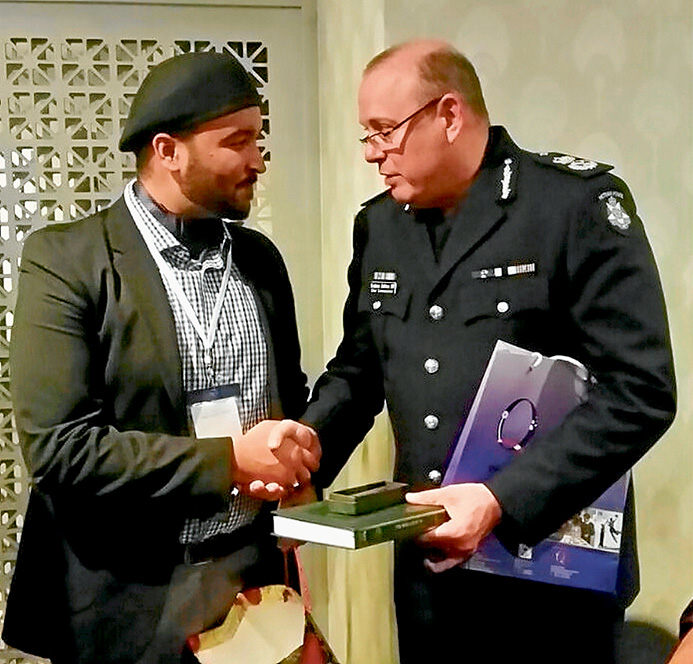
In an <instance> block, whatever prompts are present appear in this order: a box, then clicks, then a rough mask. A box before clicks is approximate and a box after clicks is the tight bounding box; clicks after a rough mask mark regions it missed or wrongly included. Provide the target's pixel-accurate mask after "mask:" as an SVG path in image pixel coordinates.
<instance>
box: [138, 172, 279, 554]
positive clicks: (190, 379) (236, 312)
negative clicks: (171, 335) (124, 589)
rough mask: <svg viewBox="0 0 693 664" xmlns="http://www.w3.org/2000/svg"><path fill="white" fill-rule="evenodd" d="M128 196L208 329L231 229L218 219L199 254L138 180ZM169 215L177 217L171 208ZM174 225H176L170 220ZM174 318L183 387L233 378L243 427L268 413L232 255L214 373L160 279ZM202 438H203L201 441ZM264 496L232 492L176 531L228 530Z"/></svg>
mask: <svg viewBox="0 0 693 664" xmlns="http://www.w3.org/2000/svg"><path fill="white" fill-rule="evenodd" d="M133 193H134V196H133V197H132V198H131V200H132V201H133V202H134V203H135V209H136V210H137V212H138V213H139V216H140V220H142V221H143V222H144V223H145V224H146V226H147V228H148V229H149V230H150V231H151V233H152V235H153V237H154V242H155V246H156V248H157V249H158V250H159V252H160V253H161V256H162V257H163V258H164V260H165V261H166V262H167V263H168V264H169V265H170V267H171V268H172V269H173V272H174V274H175V276H176V278H177V279H178V282H179V283H180V285H181V286H182V288H183V291H184V293H185V295H186V297H187V298H188V300H189V301H190V304H191V305H192V308H193V310H194V311H195V313H196V315H197V317H198V319H199V320H200V323H201V324H202V327H203V329H205V330H207V329H208V327H209V321H210V320H211V318H212V310H213V308H214V304H215V301H216V298H217V295H218V293H219V289H220V287H221V282H222V278H223V274H224V269H225V267H226V261H225V259H226V258H227V256H228V253H230V252H231V251H232V246H231V235H230V233H229V232H228V228H227V227H226V224H227V223H229V222H224V239H223V240H222V243H221V246H220V247H213V248H208V249H204V250H203V251H202V253H201V254H200V256H199V257H198V258H197V259H194V258H192V257H191V255H190V252H189V251H188V249H187V248H186V247H185V246H184V245H183V244H181V243H180V242H179V241H178V239H177V238H176V237H175V236H174V235H173V234H172V233H171V232H170V231H169V230H168V229H167V228H166V227H165V226H164V225H163V222H164V221H165V220H166V216H167V214H168V213H166V212H164V211H163V210H162V209H161V208H159V207H158V206H157V205H156V203H154V201H153V200H152V199H151V198H150V196H149V195H148V194H147V192H146V191H145V190H144V188H143V187H142V186H141V185H140V184H139V183H136V184H135V186H134V187H133ZM169 221H171V222H173V223H175V217H174V216H173V215H169ZM172 227H175V226H172ZM162 280H163V283H164V286H165V288H166V293H167V295H168V301H169V304H170V305H171V310H172V312H173V318H174V321H175V326H176V336H177V339H178V348H179V352H180V357H181V362H182V373H183V389H184V390H185V391H186V392H190V391H193V390H201V389H207V388H210V387H215V386H218V385H226V384H230V383H236V384H237V385H239V386H240V396H239V397H238V398H237V402H238V412H239V415H240V420H241V427H242V428H243V431H244V432H245V431H247V430H248V429H250V428H251V427H252V426H253V425H255V424H257V423H258V422H260V421H261V420H263V419H266V418H267V416H268V414H269V388H268V363H267V344H266V341H265V338H264V335H263V332H262V325H261V323H260V318H259V314H258V310H257V304H256V302H255V298H254V296H253V293H252V291H251V289H250V287H249V286H248V284H247V283H245V282H244V280H243V278H242V276H241V273H240V272H239V271H238V268H237V267H236V266H235V265H234V264H233V263H232V265H231V272H230V279H229V285H228V289H227V292H226V297H225V299H224V303H223V306H222V308H221V313H220V316H219V323H218V326H217V332H216V337H215V340H214V345H213V346H212V349H211V354H212V363H213V376H210V375H209V374H208V372H207V371H206V370H205V364H204V358H203V353H204V348H203V344H202V339H200V337H199V335H198V334H197V332H196V331H195V328H194V327H193V325H192V323H191V322H190V320H189V319H188V316H187V315H186V314H185V312H184V310H183V307H182V306H181V304H180V302H179V300H178V298H177V297H176V295H175V294H174V293H173V290H172V289H171V288H170V286H169V285H168V282H167V280H166V279H162ZM201 444H204V442H203V443H201ZM261 505H262V501H261V500H259V499H256V498H251V497H250V496H245V495H243V494H238V493H237V492H232V494H231V495H230V496H229V506H228V509H227V511H225V512H222V513H219V514H216V515H214V516H213V517H211V518H207V519H196V518H191V519H188V520H187V521H186V523H185V525H184V528H183V531H182V532H181V534H180V541H181V542H182V543H184V544H189V543H195V542H201V541H204V540H206V539H208V538H210V537H213V536H214V535H218V534H221V533H229V532H232V531H233V530H235V529H236V528H239V527H240V526H243V525H246V524H248V523H250V522H251V521H252V520H253V519H254V518H255V517H256V516H257V514H258V512H259V511H260V507H261Z"/></svg>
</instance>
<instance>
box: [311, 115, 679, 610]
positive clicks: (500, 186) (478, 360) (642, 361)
mask: <svg viewBox="0 0 693 664" xmlns="http://www.w3.org/2000/svg"><path fill="white" fill-rule="evenodd" d="M609 170H610V167H607V166H604V165H600V164H596V163H593V162H584V161H582V160H577V161H575V162H574V163H573V161H570V158H566V157H564V156H563V157H560V156H558V155H552V154H549V155H539V154H534V153H529V152H526V151H524V150H521V149H520V148H519V147H518V146H517V145H515V143H514V142H513V141H512V140H511V139H510V137H509V136H508V135H507V133H506V132H505V130H503V129H502V128H501V127H493V128H492V130H491V139H490V141H489V147H488V149H487V152H486V155H485V157H484V161H483V164H482V167H481V170H480V172H479V174H478V177H477V178H476V180H475V182H474V184H473V185H472V187H471V189H470V191H469V192H468V195H467V197H466V199H465V200H464V202H463V203H462V204H461V206H460V208H459V210H458V211H457V212H456V214H455V217H454V220H453V222H452V226H451V231H450V235H449V238H448V240H447V242H446V243H445V245H444V247H443V250H442V255H441V257H440V260H439V262H436V261H435V260H434V255H433V252H432V248H431V243H430V241H429V237H428V234H427V230H426V227H425V225H424V223H422V221H421V219H420V218H419V214H418V213H415V212H411V211H407V209H406V208H405V207H403V206H401V205H398V204H397V203H396V202H395V201H394V200H393V199H392V198H390V197H389V196H388V195H387V194H382V195H380V196H378V197H376V198H375V199H373V200H371V201H369V202H368V203H367V204H366V205H365V207H364V208H363V209H362V210H361V212H360V213H359V214H358V216H357V218H356V224H355V228H354V255H353V260H352V263H351V265H350V267H349V288H350V290H349V296H348V300H347V303H346V306H345V310H344V337H343V340H342V342H341V344H340V346H339V348H338V350H337V354H336V356H335V358H334V359H333V360H332V361H331V362H330V363H329V364H328V368H327V369H328V370H327V372H326V373H325V374H324V375H323V376H322V377H321V378H320V379H319V380H318V381H317V383H316V386H315V389H314V391H313V396H312V399H311V403H310V405H309V407H308V410H307V412H306V414H305V416H304V418H303V419H304V421H306V422H308V423H309V424H312V425H313V426H315V427H316V429H317V430H318V432H319V434H320V440H321V444H322V447H323V456H322V460H321V468H320V471H319V475H320V476H321V478H322V479H321V480H319V481H321V482H322V483H323V484H328V483H329V482H331V480H332V479H333V478H334V476H335V474H336V472H337V471H338V470H339V468H341V466H342V465H343V464H344V462H345V461H346V459H347V458H348V456H349V454H350V453H351V451H352V450H353V449H354V447H355V446H356V445H357V444H358V442H359V441H360V440H361V439H362V437H363V436H364V434H365V433H366V432H367V431H368V429H369V428H370V426H371V424H372V422H373V416H374V415H375V414H376V413H378V412H379V411H380V410H381V408H382V407H383V402H384V400H386V401H387V407H388V412H389V416H390V419H391V422H392V426H393V429H394V435H395V441H396V460H395V478H396V479H398V480H400V481H403V482H408V483H409V484H411V485H413V486H414V487H415V488H419V489H421V488H426V487H430V486H431V483H430V481H429V478H430V477H434V476H435V473H434V474H433V475H430V473H431V471H438V473H439V474H438V476H440V473H443V472H444V469H445V463H446V458H447V455H448V453H449V449H450V445H451V443H452V441H453V440H454V439H455V435H456V433H457V431H458V428H459V427H460V425H461V423H462V422H463V421H464V418H465V416H466V414H467V412H468V410H469V407H470V406H471V402H472V400H473V398H474V395H475V393H476V390H477V388H478V386H479V383H480V380H481V377H482V375H483V372H484V369H485V367H486V364H487V362H488V360H489V358H490V355H491V351H492V349H493V346H494V345H495V343H496V340H497V339H502V340H504V341H507V342H510V343H513V344H516V345H518V346H522V347H524V348H527V349H529V350H532V351H539V352H541V353H543V354H545V355H548V356H550V355H555V354H562V355H569V356H572V357H574V358H576V359H577V360H579V361H581V362H582V363H583V364H585V365H586V366H587V367H588V368H589V370H590V371H591V372H592V374H593V375H594V376H596V378H597V381H598V382H597V384H595V385H593V386H592V388H591V390H590V394H589V399H588V400H587V402H586V403H585V404H584V405H583V406H581V407H580V408H578V409H577V410H576V411H575V412H573V413H572V414H571V415H570V416H569V418H568V419H567V420H566V422H565V423H564V425H563V426H561V427H559V429H557V430H555V431H554V432H552V433H550V434H549V435H546V436H544V437H541V436H537V437H536V438H535V439H534V440H533V442H532V444H531V445H530V446H529V447H528V449H527V450H526V451H525V452H524V453H523V454H522V455H521V456H519V457H518V458H517V459H516V460H515V461H514V462H513V463H512V464H510V465H509V466H507V467H506V468H505V469H503V470H502V471H500V472H499V473H497V474H496V475H495V476H494V478H493V479H492V480H491V481H489V482H488V486H489V488H490V489H491V491H492V492H493V493H494V494H495V495H496V496H497V497H498V499H499V501H500V503H501V505H502V507H503V522H502V524H501V526H500V527H499V528H498V534H499V535H500V536H502V537H503V539H504V541H506V542H508V543H509V544H512V543H515V544H516V543H518V542H524V543H526V544H534V543H536V542H537V541H539V540H541V539H543V538H544V537H547V536H548V535H549V534H551V533H552V532H553V531H555V530H556V529H557V528H558V527H559V526H560V525H561V524H562V523H563V522H564V521H566V520H567V519H568V518H569V517H570V516H572V515H573V514H574V513H576V512H577V511H578V510H579V509H580V508H582V507H584V506H586V505H589V504H590V503H591V502H592V501H593V500H594V499H595V498H596V497H597V496H599V495H600V494H601V493H602V492H603V491H604V490H606V488H607V487H608V486H610V485H611V484H612V483H613V482H614V481H615V480H616V479H617V478H618V477H620V476H621V475H622V474H623V473H624V472H625V471H626V470H627V469H628V468H630V467H631V466H632V465H633V464H634V463H635V462H636V461H637V460H638V459H639V458H640V457H641V456H642V455H643V454H644V453H645V452H646V451H647V450H648V449H649V447H650V446H651V445H652V444H653V443H654V442H655V441H656V440H657V439H658V438H659V437H660V436H661V435H662V433H663V432H664V430H665V429H666V428H667V427H668V426H669V424H670V422H671V420H672V418H673V414H674V410H675V388H674V373H673V363H672V357H671V350H670V345H669V337H668V329H667V319H666V313H665V309H664V300H663V296H662V292H661V288H660V284H659V278H658V276H657V271H656V267H655V264H654V260H653V257H652V253H651V251H650V247H649V245H648V243H647V239H646V237H645V233H644V230H643V227H642V224H641V222H640V220H639V219H638V217H637V214H636V210H635V204H634V202H633V199H632V197H631V195H630V192H629V191H628V188H627V187H626V185H625V184H624V183H623V182H622V181H621V180H619V179H618V178H616V177H614V176H613V175H611V174H610V173H609ZM609 206H611V207H609ZM625 215H627V216H625ZM513 265H524V266H529V265H531V266H533V268H526V269H524V270H516V271H515V272H516V273H515V274H509V273H508V271H507V269H506V268H507V267H508V266H513ZM496 268H499V269H496ZM427 360H436V362H437V364H435V363H434V364H433V366H435V370H434V371H432V372H429V370H428V369H427V368H426V367H427V366H428V367H431V366H432V365H431V363H430V362H429V363H428V364H426V361H427ZM430 416H433V418H434V419H432V418H431V417H430ZM630 562H631V563H632V561H630ZM629 564H630V563H629ZM631 567H632V565H631ZM633 591H634V588H632V587H631V588H630V589H629V590H628V591H627V593H626V594H629V595H630V596H631V597H632V593H633Z"/></svg>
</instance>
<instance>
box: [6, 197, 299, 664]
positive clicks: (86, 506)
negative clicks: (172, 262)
mask: <svg viewBox="0 0 693 664" xmlns="http://www.w3.org/2000/svg"><path fill="white" fill-rule="evenodd" d="M232 237H233V243H234V244H233V255H234V260H235V262H236V264H237V265H238V268H239V270H240V271H241V273H242V274H243V276H244V278H245V279H247V281H248V283H249V285H250V286H251V288H252V290H253V292H254V294H255V296H256V300H257V304H258V309H259V311H260V315H261V319H262V323H263V327H264V332H265V337H266V339H267V342H268V348H269V351H270V352H269V358H270V359H269V361H270V372H269V375H270V391H271V413H270V415H271V417H273V418H281V417H283V416H286V417H292V418H296V417H298V415H300V413H301V412H302V410H303V408H304V406H305V400H306V398H307V385H306V377H305V375H304V374H303V372H302V371H301V368H300V352H299V343H298V334H297V329H296V321H295V313H294V303H293V295H292V291H291V287H290V284H289V280H288V276H287V272H286V269H285V266H284V263H283V261H282V259H281V257H280V255H279V252H278V251H277V249H276V248H275V247H274V245H273V244H272V243H271V242H270V241H269V240H268V239H267V238H266V237H264V236H263V235H261V234H260V233H257V232H255V231H253V230H249V229H246V228H243V227H241V226H237V225H235V226H233V228H232ZM11 368H12V395H13V402H14V409H15V416H16V421H17V426H18V429H19V436H20V442H21V445H22V450H23V453H24V458H25V460H26V463H27V466H28V468H29V471H30V473H31V475H32V478H33V488H32V492H31V497H30V503H29V508H28V513H27V516H26V521H25V525H24V530H23V535H22V542H21V546H20V551H19V557H18V561H17V567H16V573H15V576H14V579H13V585H12V592H11V597H10V599H9V601H8V606H7V618H6V621H5V628H4V633H3V637H4V638H5V640H6V641H7V643H9V644H10V645H14V646H16V647H18V648H21V649H23V650H26V651H29V652H32V653H36V654H39V655H42V656H49V657H50V656H58V655H62V656H63V657H64V656H65V654H64V653H69V652H70V649H71V648H74V647H75V643H74V640H75V639H79V638H82V637H81V636H80V635H75V634H73V633H72V629H73V628H72V626H71V625H72V623H71V620H72V616H74V615H76V614H78V613H81V614H84V612H92V614H93V615H94V616H97V615H99V612H103V611H104V610H106V611H107V612H108V615H109V619H110V620H112V621H114V630H113V634H114V635H116V636H114V638H119V637H118V636H117V635H118V634H119V633H120V634H121V636H122V634H123V633H127V631H128V630H137V631H139V632H140V633H141V634H142V635H143V636H142V639H143V640H144V642H146V639H147V638H148V636H147V635H148V634H151V633H152V632H153V630H154V627H155V625H156V620H157V616H158V612H159V610H160V608H161V604H162V602H163V598H164V597H165V593H166V588H167V584H168V581H169V579H170V576H171V573H172V570H173V568H174V566H175V565H176V564H178V563H180V562H181V560H182V550H181V545H180V544H179V543H178V537H179V533H180V530H181V526H182V524H183V522H184V520H185V519H186V517H188V516H190V515H197V516H205V515H211V514H213V513H215V512H216V511H219V510H220V509H223V508H224V506H225V505H226V501H227V499H228V495H229V492H230V490H231V488H232V484H233V477H232V474H231V469H230V463H229V449H230V447H229V440H228V439H206V440H204V441H198V440H196V439H195V438H194V437H192V436H191V433H190V430H189V428H188V420H187V413H186V405H185V399H184V395H183V390H182V379H181V368H180V359H179V354H178V347H177V341H176V333H175V325H174V321H173V316H172V313H171V310H170V306H169V304H168V300H167V296H166V292H165V290H164V287H163V284H162V282H161V278H160V276H159V273H158V271H157V268H156V265H155V263H154V261H153V259H152V258H151V256H150V255H149V253H148V250H147V248H146V246H145V244H144V242H143V241H142V239H141V237H140V235H139V233H138V232H137V230H136V228H135V226H134V223H133V221H132V218H131V217H130V215H129V213H128V211H127V209H126V207H125V205H124V203H123V200H122V198H121V199H119V200H118V201H117V202H116V203H115V204H114V205H113V206H112V207H110V208H108V209H106V210H104V211H102V212H100V213H98V214H96V215H94V216H92V217H90V218H87V219H85V220H82V221H78V222H75V223H70V224H56V225H51V226H49V227H46V228H45V229H42V230H40V231H37V232H36V233H33V234H31V235H30V236H29V237H28V238H27V240H26V243H25V247H24V253H23V257H22V264H21V275H20V280H19V293H18V303H17V307H16V312H15V323H14V329H13V340H12V348H11ZM267 532H269V531H268V529H265V534H266V533H267ZM133 589H136V591H133ZM133 603H136V604H137V603H138V604H140V605H141V607H137V608H135V609H134V610H133V606H132V604H133ZM140 609H141V610H140ZM135 614H137V617H136V618H134V617H133V615H135ZM37 620H40V624H38V625H37V624H36V621H37ZM119 621H121V622H122V624H120V625H119V624H118V623H119ZM128 621H130V622H128ZM86 638H89V637H86ZM84 647H85V648H86V647H87V644H84ZM128 661H129V660H128Z"/></svg>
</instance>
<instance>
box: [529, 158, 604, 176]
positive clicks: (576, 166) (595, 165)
mask: <svg viewBox="0 0 693 664" xmlns="http://www.w3.org/2000/svg"><path fill="white" fill-rule="evenodd" d="M529 154H530V155H531V156H532V158H533V159H534V161H536V162H538V163H540V164H542V166H550V167H552V168H557V169H558V170H560V171H564V172H566V173H573V174H574V175H580V176H582V177H583V178H591V177H594V176H595V175H601V174H602V173H607V172H608V171H610V170H611V169H612V168H613V166H611V165H610V164H602V163H599V162H598V161H592V160H591V159H582V158H580V157H573V156H572V155H569V154H563V153H561V152H530V153H529Z"/></svg>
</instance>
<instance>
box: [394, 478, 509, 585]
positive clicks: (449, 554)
mask: <svg viewBox="0 0 693 664" xmlns="http://www.w3.org/2000/svg"><path fill="white" fill-rule="evenodd" d="M406 499H407V502H409V503H413V504H415V505H441V506H443V507H444V508H445V509H446V510H447V513H448V515H449V516H450V520H449V521H446V522H445V523H443V524H441V525H440V526H438V527H437V528H433V529H431V530H429V531H428V532H426V533H424V534H423V535H421V537H420V538H419V541H420V542H421V543H422V544H425V545H426V546H430V547H433V548H436V549H440V550H442V552H443V553H444V554H445V556H446V558H445V559H444V560H442V561H436V562H431V563H430V564H429V567H430V568H431V569H432V570H433V571H434V572H442V571H444V570H446V569H449V568H450V567H454V566H455V565H458V564H459V563H461V562H464V561H465V560H467V559H468V558H469V557H470V556H471V555H472V554H473V553H474V552H475V551H476V549H477V547H478V546H479V543H480V542H481V540H482V539H483V538H484V537H486V535H488V534H489V533H490V532H491V531H492V530H493V529H494V528H495V526H496V525H497V524H498V523H499V522H500V520H501V516H502V510H501V506H500V504H499V503H498V500H496V497H495V496H494V495H493V494H492V493H491V492H490V491H489V490H488V489H487V488H486V486H484V485H483V484H451V485H450V486H446V487H442V488H440V489H431V490H430V491H419V492H416V493H408V494H407V495H406Z"/></svg>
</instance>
